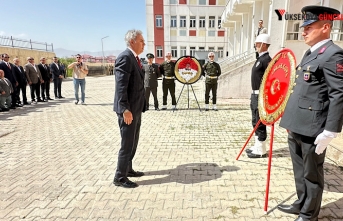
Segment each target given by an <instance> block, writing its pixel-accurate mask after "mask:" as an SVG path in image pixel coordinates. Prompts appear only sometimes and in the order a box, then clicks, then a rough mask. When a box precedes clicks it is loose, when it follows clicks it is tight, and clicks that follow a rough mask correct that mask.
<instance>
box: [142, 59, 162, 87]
mask: <svg viewBox="0 0 343 221" xmlns="http://www.w3.org/2000/svg"><path fill="white" fill-rule="evenodd" d="M143 72H144V87H150V88H157V87H158V82H157V78H159V77H161V73H160V69H159V68H158V66H157V64H152V65H149V64H146V65H144V66H143Z"/></svg>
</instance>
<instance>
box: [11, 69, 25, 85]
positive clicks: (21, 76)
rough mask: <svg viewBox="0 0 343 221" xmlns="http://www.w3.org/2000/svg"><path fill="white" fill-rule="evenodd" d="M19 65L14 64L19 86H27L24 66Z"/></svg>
mask: <svg viewBox="0 0 343 221" xmlns="http://www.w3.org/2000/svg"><path fill="white" fill-rule="evenodd" d="M18 67H19V69H20V71H19V69H18ZM18 67H17V66H15V65H13V69H14V75H15V77H16V79H17V81H18V86H23V85H24V86H26V84H27V80H26V74H25V71H24V68H23V67H22V66H18Z"/></svg>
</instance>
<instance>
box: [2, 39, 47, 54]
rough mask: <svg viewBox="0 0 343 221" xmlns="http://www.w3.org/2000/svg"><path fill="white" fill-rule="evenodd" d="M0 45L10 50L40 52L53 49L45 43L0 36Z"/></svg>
mask: <svg viewBox="0 0 343 221" xmlns="http://www.w3.org/2000/svg"><path fill="white" fill-rule="evenodd" d="M0 45H1V46H6V47H12V48H26V49H31V50H40V51H50V52H53V51H54V47H53V45H52V43H51V44H48V43H46V42H37V41H32V40H31V39H30V40H26V39H19V38H13V37H12V36H10V37H8V36H1V35H0Z"/></svg>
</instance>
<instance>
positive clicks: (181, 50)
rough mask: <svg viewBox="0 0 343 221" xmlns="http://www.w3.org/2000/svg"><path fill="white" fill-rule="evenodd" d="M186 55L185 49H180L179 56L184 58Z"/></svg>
mask: <svg viewBox="0 0 343 221" xmlns="http://www.w3.org/2000/svg"><path fill="white" fill-rule="evenodd" d="M186 54H187V47H184V46H182V47H180V55H181V57H182V56H186Z"/></svg>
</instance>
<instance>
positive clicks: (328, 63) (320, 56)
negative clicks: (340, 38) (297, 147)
mask: <svg viewBox="0 0 343 221" xmlns="http://www.w3.org/2000/svg"><path fill="white" fill-rule="evenodd" d="M342 123H343V50H342V49H341V48H340V47H338V46H337V45H335V44H334V43H333V42H332V41H329V42H327V43H325V44H324V45H322V46H321V47H319V48H318V49H317V50H315V51H313V52H312V53H311V54H310V55H309V56H307V57H305V56H304V57H303V59H302V61H301V63H300V65H299V66H298V67H297V71H296V80H295V83H294V85H293V93H292V94H291V95H290V98H289V100H288V103H287V105H286V109H285V112H284V115H283V117H282V119H281V122H280V126H281V127H283V128H286V129H288V130H290V131H292V132H295V133H298V134H301V135H304V136H309V137H316V136H317V135H318V134H319V133H321V132H322V131H323V130H324V129H325V130H328V131H331V132H341V130H342Z"/></svg>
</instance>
